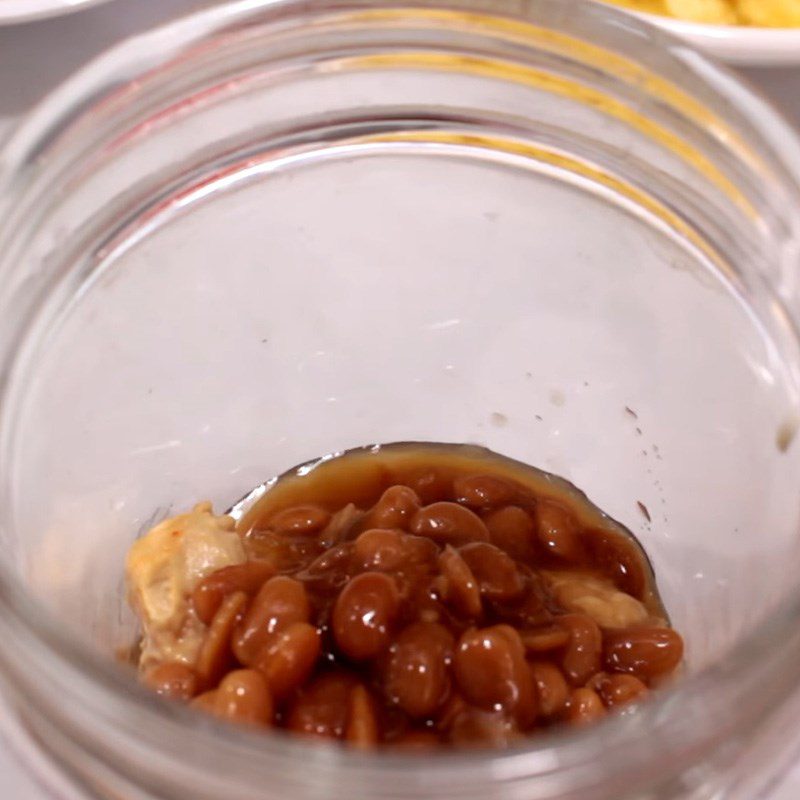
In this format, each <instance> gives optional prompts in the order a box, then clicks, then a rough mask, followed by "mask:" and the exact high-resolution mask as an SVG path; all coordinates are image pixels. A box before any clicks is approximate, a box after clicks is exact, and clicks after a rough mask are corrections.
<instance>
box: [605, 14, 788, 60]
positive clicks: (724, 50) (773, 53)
mask: <svg viewBox="0 0 800 800" xmlns="http://www.w3.org/2000/svg"><path fill="white" fill-rule="evenodd" d="M600 2H602V3H603V4H604V5H615V6H616V7H617V8H619V9H621V10H622V11H626V12H627V13H629V14H633V15H634V16H636V17H639V18H640V19H644V20H647V22H650V23H651V24H653V25H656V26H657V27H659V28H661V29H662V30H665V31H669V33H671V34H674V35H675V36H679V37H680V38H682V39H684V40H685V41H687V42H689V43H690V44H692V45H694V46H695V47H697V48H698V49H701V50H703V52H705V53H706V54H708V55H711V56H714V57H716V58H718V59H720V60H721V61H725V62H726V63H728V64H737V65H740V66H753V67H770V66H772V67H780V66H784V67H787V66H797V65H800V27H797V28H755V27H745V26H743V25H704V24H701V23H698V22H688V21H687V20H684V19H676V18H674V17H662V16H658V15H657V14H646V13H644V12H641V11H634V10H633V9H630V8H626V7H624V6H619V5H616V3H614V0H600Z"/></svg>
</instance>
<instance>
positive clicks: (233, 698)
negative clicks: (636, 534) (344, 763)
mask: <svg viewBox="0 0 800 800" xmlns="http://www.w3.org/2000/svg"><path fill="white" fill-rule="evenodd" d="M247 505H249V507H247V508H244V507H242V508H235V511H243V513H242V514H241V517H240V519H239V520H238V523H237V529H238V531H239V533H240V535H241V536H242V537H243V542H244V547H245V552H246V554H247V561H246V562H244V563H242V564H237V565H235V566H231V567H226V568H224V569H221V570H218V571H216V572H214V573H212V574H210V575H208V576H206V577H205V578H204V579H203V580H202V581H201V582H200V583H199V585H197V586H196V587H195V589H194V591H193V593H192V597H191V603H192V607H193V612H194V613H195V614H196V615H197V617H199V619H200V620H201V621H202V623H203V624H204V625H205V626H207V629H206V630H207V632H206V634H205V639H204V642H203V646H202V648H201V650H200V655H199V656H198V659H197V663H195V664H194V665H187V664H177V663H172V664H170V663H165V664H159V665H157V666H155V667H154V668H152V669H150V670H149V671H148V672H147V674H146V675H145V680H146V682H147V683H148V684H149V685H151V686H152V687H153V688H154V689H156V690H157V691H159V692H160V693H161V694H164V695H166V696H170V697H173V698H178V699H183V700H190V701H191V702H192V703H193V704H194V705H195V706H196V707H198V708H201V709H203V710H206V711H209V712H210V713H213V714H216V715H217V716H219V717H223V718H225V719H229V720H234V721H240V722H246V723H249V724H253V725H259V726H264V727H267V726H272V727H275V728H281V729H285V730H288V731H291V732H293V733H296V734H301V735H305V736H314V737H320V738H325V739H333V740H339V741H343V742H347V743H350V744H351V745H354V746H359V747H376V746H387V747H408V748H415V749H419V748H423V749H429V748H437V747H442V746H446V745H456V746H468V745H469V746H476V745H478V746H495V747H503V746H508V745H509V744H512V743H515V742H518V741H519V740H520V739H522V738H523V737H525V736H529V735H533V734H536V733H538V732H541V731H543V730H545V729H547V728H550V727H552V726H554V725H561V724H585V723H588V722H592V721H595V720H598V719H601V718H602V717H604V716H605V715H606V714H607V713H609V711H613V710H614V709H616V708H618V707H621V706H626V705H628V704H630V703H634V702H636V701H639V700H641V699H642V698H644V697H645V696H646V695H647V694H648V692H649V691H650V689H651V688H652V687H654V686H655V685H656V684H660V683H661V682H663V680H664V678H665V677H667V676H669V675H670V674H671V673H673V672H674V671H675V670H676V669H677V667H678V665H679V664H680V662H681V660H682V654H683V645H682V640H681V638H680V636H679V635H678V634H677V633H676V632H675V631H673V630H672V629H671V628H670V627H669V624H668V622H667V615H666V612H665V610H664V608H663V606H662V604H661V602H660V600H659V597H658V593H657V590H656V586H655V580H654V576H653V572H652V569H651V567H650V564H649V562H648V560H647V558H646V556H645V554H644V552H643V551H642V549H641V547H640V546H639V544H638V542H636V540H635V539H634V538H633V537H632V535H631V534H630V533H629V532H628V531H627V530H626V529H625V528H623V527H622V526H620V525H619V524H617V523H615V522H614V521H613V520H611V519H609V518H608V517H607V516H605V515H604V514H603V513H602V512H600V511H599V510H598V509H597V508H595V507H594V506H593V505H592V504H591V503H590V502H589V501H588V499H587V498H586V497H585V496H584V495H583V494H582V493H581V492H580V491H578V490H577V489H576V488H575V487H573V486H572V485H571V484H569V483H567V482H566V481H563V480H562V479H560V478H557V477H555V476H552V475H548V474H546V473H542V472H540V471H538V470H535V469H533V468H532V467H528V466H526V465H524V464H520V463H518V462H515V461H512V460H510V459H506V458H503V457H501V456H498V455H496V454H493V453H490V452H489V451H486V450H482V449H480V448H473V447H466V446H449V445H432V444H407V445H406V444H403V445H390V446H385V447H382V448H368V449H363V450H358V451H353V452H350V453H347V454H344V455H342V456H338V457H335V458H329V459H323V460H321V461H320V462H317V463H316V464H315V465H306V466H304V467H301V468H298V469H296V470H294V471H292V472H291V473H289V474H287V475H284V476H282V477H281V478H280V479H279V480H277V482H275V483H274V484H273V485H271V486H270V487H269V488H268V490H267V491H266V492H265V493H264V494H263V496H262V497H261V498H260V499H258V500H257V501H256V502H254V503H249V504H244V506H247Z"/></svg>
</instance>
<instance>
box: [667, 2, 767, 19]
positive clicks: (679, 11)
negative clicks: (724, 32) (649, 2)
mask: <svg viewBox="0 0 800 800" xmlns="http://www.w3.org/2000/svg"><path fill="white" fill-rule="evenodd" d="M760 1H761V0H756V2H760ZM665 6H666V11H667V13H668V14H669V15H670V16H673V17H678V18H679V19H685V20H688V21H689V22H700V23H704V24H707V25H735V24H736V23H737V22H738V17H737V15H736V11H735V9H734V8H733V6H732V5H731V4H730V3H729V2H728V0H665Z"/></svg>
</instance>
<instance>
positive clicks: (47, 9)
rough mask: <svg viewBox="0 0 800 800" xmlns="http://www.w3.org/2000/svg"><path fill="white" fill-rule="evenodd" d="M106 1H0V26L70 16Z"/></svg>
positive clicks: (106, 0)
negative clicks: (63, 15) (64, 15)
mask: <svg viewBox="0 0 800 800" xmlns="http://www.w3.org/2000/svg"><path fill="white" fill-rule="evenodd" d="M105 2H108V0H0V25H13V24H15V23H18V22H30V21H32V20H35V19H43V18H45V17H57V16H60V15H61V14H71V13H72V12H73V11H80V10H81V9H84V8H88V7H89V6H94V5H98V4H99V3H105Z"/></svg>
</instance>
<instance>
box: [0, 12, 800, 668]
mask: <svg viewBox="0 0 800 800" xmlns="http://www.w3.org/2000/svg"><path fill="white" fill-rule="evenodd" d="M420 13H422V12H420ZM597 13H601V12H597ZM323 22H324V21H323ZM343 24H344V23H343V22H342V20H341V19H339V20H337V23H336V25H338V27H336V26H334V24H333V23H332V22H331V23H330V25H331V28H330V30H328V29H326V28H325V27H324V24H323V23H322V22H320V28H319V30H321V31H322V34H320V35H323V34H325V33H326V31H327V34H328V35H329V36H330V37H331V42H338V41H339V39H338V38H337V37H340V36H342V35H343V34H342V32H341V28H342V26H343ZM359 24H361V25H366V23H363V22H361V23H359ZM432 24H433V23H431V22H430V20H428V27H426V26H423V25H422V24H420V25H419V28H418V29H415V35H416V36H417V37H423V41H422V43H421V44H420V41H419V38H417V39H415V43H416V45H417V49H416V50H414V51H413V58H412V57H411V56H410V55H409V52H410V51H409V47H408V44H407V42H405V41H399V40H398V37H399V36H400V35H401V34H400V33H396V32H391V31H390V32H387V29H386V27H385V26H383V25H382V24H381V23H380V20H377V21H375V22H374V28H373V29H370V30H367V33H371V34H373V35H374V36H376V37H378V40H377V41H378V45H375V43H374V42H375V40H374V39H373V40H371V41H372V44H371V45H370V47H369V48H365V49H364V50H363V52H362V51H360V50H359V49H358V47H357V46H355V45H354V47H355V49H356V51H357V52H356V54H354V55H342V53H341V52H340V51H334V49H333V48H332V47H331V50H330V52H329V53H327V52H326V53H325V54H323V55H322V56H319V57H318V58H317V59H316V60H315V59H311V58H309V59H308V62H307V63H298V62H297V61H296V59H294V57H293V56H291V54H292V53H293V52H294V50H293V49H292V48H293V47H297V48H300V44H302V41H301V40H302V35H303V34H302V33H301V32H298V31H296V30H293V29H290V30H284V31H283V33H282V34H281V37H282V38H281V37H278V39H277V41H278V43H279V44H280V43H283V44H284V48H285V53H283V51H281V50H280V47H279V48H278V51H277V55H275V56H274V59H275V62H277V66H276V63H275V62H273V61H270V60H269V58H267V56H266V55H263V52H262V55H261V56H258V55H257V54H258V52H259V51H258V46H259V42H260V40H259V37H258V30H257V29H256V30H255V31H253V30H251V31H249V32H248V36H247V37H244V36H241V37H239V38H238V39H237V38H236V37H231V38H230V39H229V40H223V39H220V40H219V41H218V42H217V47H218V49H217V50H216V51H215V58H216V59H218V60H219V59H221V58H222V57H223V56H227V57H229V58H230V59H232V62H231V63H233V64H234V66H232V67H230V69H229V71H228V74H227V75H226V76H225V79H224V80H223V79H221V78H220V77H219V76H217V77H216V78H215V79H213V80H212V79H211V77H210V74H211V72H210V71H211V61H210V60H209V59H211V56H210V55H209V54H208V52H205V51H198V52H197V53H195V54H194V55H193V56H192V57H191V58H187V61H186V63H185V64H179V65H175V66H174V69H176V70H179V75H178V77H177V78H175V77H174V76H173V82H172V84H170V86H171V87H172V88H171V91H175V92H178V91H180V93H181V97H180V99H179V100H178V99H176V98H175V97H168V96H167V95H166V94H165V92H166V91H167V90H166V88H165V87H166V86H167V84H166V83H162V82H161V81H163V79H162V78H160V77H159V76H158V75H153V76H151V77H149V78H148V80H150V81H151V83H152V87H151V90H150V91H151V95H150V101H149V103H150V104H149V105H146V106H142V107H137V106H136V105H135V103H136V102H139V103H142V102H144V101H143V100H142V99H137V98H133V99H130V98H128V99H123V100H117V101H116V102H117V103H118V105H117V106H116V107H113V103H112V108H111V110H110V111H108V112H105V111H102V112H100V111H98V112H97V113H98V114H99V117H98V118H96V119H95V120H92V121H90V122H92V124H93V125H94V126H95V133H94V134H93V135H95V136H96V137H97V138H96V140H95V141H94V143H93V147H92V148H86V149H85V151H84V152H82V155H81V158H82V159H83V161H82V168H81V169H78V167H77V161H75V162H69V163H67V162H66V161H65V162H63V164H62V165H61V166H62V167H63V169H64V171H65V172H64V174H65V175H66V178H65V183H64V186H65V191H63V192H61V193H60V194H59V196H58V198H57V201H52V202H51V205H50V207H48V213H49V215H50V216H49V218H48V219H46V221H45V222H43V223H42V224H41V226H40V227H39V229H37V231H36V232H34V233H33V234H31V236H30V238H29V240H28V242H27V244H26V245H25V247H26V248H27V250H26V254H27V256H28V258H30V259H31V264H32V265H33V264H34V261H35V263H36V264H37V265H38V266H36V267H33V266H32V269H40V270H42V271H43V272H44V273H46V275H48V276H49V277H50V279H51V280H52V287H51V289H52V290H51V291H50V293H49V294H48V297H47V299H45V300H43V301H42V303H41V307H40V308H39V309H38V312H37V314H36V315H35V317H32V321H31V323H30V330H29V332H28V340H27V341H28V344H27V345H26V347H25V348H24V349H23V350H22V351H21V353H20V356H19V359H18V364H17V366H16V371H15V376H14V381H13V383H12V388H11V394H10V397H11V401H10V403H9V406H8V410H7V412H6V415H5V419H4V420H3V422H2V425H3V429H4V432H5V434H4V435H5V437H6V447H7V450H6V453H7V465H8V470H9V471H8V474H6V475H5V476H4V481H6V486H7V488H6V497H7V500H8V501H9V502H8V507H7V509H6V512H5V513H6V514H7V515H8V519H9V520H10V521H11V524H9V525H6V526H4V528H3V535H4V536H6V537H9V538H7V539H6V541H5V542H3V548H4V550H5V551H6V553H7V555H8V557H9V559H10V560H12V561H13V563H14V566H15V569H16V570H17V571H18V572H19V574H20V575H21V576H22V578H23V580H24V582H25V585H26V586H27V587H28V588H29V590H30V591H31V593H33V594H34V595H35V596H36V597H37V598H38V599H40V600H41V601H42V602H43V603H45V604H46V606H47V607H48V608H49V609H50V610H51V611H52V613H53V614H55V615H57V616H58V617H59V618H60V619H62V620H63V622H64V624H65V625H67V626H70V627H71V628H74V629H75V630H76V632H77V634H78V635H80V636H82V637H84V638H86V639H87V640H89V641H90V642H91V643H92V644H93V645H94V646H96V647H98V648H100V649H101V650H102V651H103V652H106V653H108V654H109V655H112V654H113V653H114V652H115V651H116V650H117V649H118V648H119V647H120V646H125V645H129V644H130V643H131V641H132V640H133V638H134V637H135V627H134V624H133V620H132V617H131V615H130V613H129V612H128V610H127V608H126V604H125V598H124V587H123V583H122V575H123V559H124V555H125V552H126V550H127V548H128V547H129V545H130V543H131V542H132V541H133V539H134V538H135V537H136V536H137V535H139V534H140V533H142V532H143V531H144V530H146V529H147V528H149V527H150V526H151V525H152V524H154V523H155V522H156V521H158V520H160V519H162V518H164V517H165V516H168V515H170V514H174V513H177V512H179V511H181V510H184V509H186V508H187V507H188V506H190V505H191V504H193V503H194V502H196V501H199V500H202V499H211V500H212V501H213V502H214V504H215V506H216V507H217V508H218V509H220V510H222V509H225V508H228V507H230V506H231V505H232V504H233V503H234V502H235V501H236V500H237V499H239V498H240V497H241V496H242V495H243V494H245V493H246V492H247V491H249V490H250V489H251V488H252V487H253V486H255V485H257V484H259V483H261V482H262V481H264V480H265V479H267V478H269V477H271V476H273V475H275V474H277V473H280V472H282V471H284V470H285V469H287V468H288V467H290V466H292V465H294V464H298V463H301V462H303V461H306V460H309V459H311V458H314V457H315V456H319V455H322V454H325V453H330V452H335V451H341V450H345V449H347V448H351V447H355V446H359V445H364V444H368V443H373V442H375V443H379V442H394V441H407V440H415V441H420V440H422V441H428V440H429V441H442V442H467V443H476V444H480V445H483V446H486V447H488V448H490V449H492V450H495V451H497V452H500V453H503V454H506V455H508V456H511V457H513V458H516V459H519V460H521V461H524V462H527V463H530V464H533V465H535V466H537V467H540V468H542V469H545V470H548V471H551V472H555V473H557V474H559V475H562V476H564V477H565V478H567V479H568V480H570V481H572V482H573V483H575V484H576V485H577V486H578V487H580V488H581V489H583V490H585V491H586V492H587V494H588V495H589V497H590V498H591V500H592V501H593V502H595V503H596V504H597V505H598V506H599V507H600V508H602V509H603V510H605V511H606V512H607V513H609V514H610V515H611V516H612V517H614V518H615V519H617V520H618V521H620V522H621V523H623V524H624V525H626V526H627V527H629V528H630V529H631V530H632V531H633V532H634V533H635V534H636V535H637V537H638V538H639V539H640V540H641V541H642V543H643V545H644V546H645V548H646V550H647V552H648V554H649V555H650V557H651V559H652V561H653V563H654V566H655V570H656V575H657V579H658V582H659V586H660V589H661V592H662V595H663V598H664V602H665V605H666V607H667V609H668V610H669V612H670V614H671V616H672V620H673V623H674V625H675V626H676V627H677V628H678V630H680V631H681V632H682V633H683V634H684V635H685V638H686V641H687V654H688V660H687V668H688V669H689V670H690V671H697V670H700V669H702V668H703V667H705V666H707V665H709V664H710V663H713V662H714V661H716V660H718V659H720V658H721V657H723V656H724V654H725V653H727V651H728V650H729V648H730V647H731V646H732V645H733V644H734V643H735V642H736V641H737V640H738V639H739V638H740V637H741V636H742V635H743V634H744V633H745V632H746V631H748V630H750V629H751V628H752V627H753V626H754V625H756V624H757V623H758V622H759V621H760V620H762V619H763V618H764V617H765V616H766V615H768V614H769V613H770V611H771V610H772V609H773V608H774V606H775V604H776V603H777V602H778V601H779V600H780V598H781V597H782V596H783V595H785V593H786V592H787V591H788V590H789V589H790V587H791V584H792V583H793V575H792V572H791V570H788V569H786V565H787V563H790V562H794V561H795V559H796V557H797V554H798V540H797V533H796V532H797V523H798V496H797V491H796V487H797V486H798V484H800V450H798V445H797V444H796V443H795V442H794V432H795V430H796V427H797V422H798V417H797V386H796V382H795V378H796V375H797V371H798V366H800V359H798V351H797V342H796V339H795V336H794V333H793V331H792V329H791V326H790V325H788V324H787V322H786V318H785V312H784V306H783V304H782V303H783V301H785V298H778V297H777V295H776V289H775V283H776V280H775V278H774V277H773V278H772V284H770V283H769V282H768V280H767V278H769V276H768V275H766V268H765V267H764V264H765V263H776V261H779V259H778V257H777V256H776V253H777V252H778V250H779V246H778V244H779V243H778V244H776V241H777V239H778V238H779V237H778V234H777V233H776V228H778V227H779V222H780V221H779V220H778V217H777V212H776V211H775V209H774V208H773V207H771V206H770V207H767V206H763V205H762V206H758V203H759V202H762V200H761V198H759V197H758V196H757V193H758V191H759V187H758V186H757V185H756V183H757V182H756V181H754V182H753V183H747V180H749V179H748V178H747V176H746V175H744V176H743V175H742V174H739V172H737V170H738V171H741V170H743V168H742V167H741V165H740V164H739V163H738V162H736V163H734V157H733V156H732V155H731V154H730V153H729V152H723V151H722V150H719V151H717V150H715V149H714V147H712V146H711V143H709V142H708V141H705V140H703V137H706V138H707V137H708V136H709V135H710V134H709V133H708V130H705V129H703V130H701V131H695V130H693V129H692V130H689V129H688V123H687V122H686V119H682V120H681V124H682V125H684V128H685V130H683V131H682V132H681V130H680V126H679V125H678V124H677V122H675V120H670V119H667V118H666V117H665V118H664V119H663V120H662V122H663V127H664V130H667V131H669V136H670V137H673V138H674V137H678V138H677V141H679V142H683V144H684V148H683V149H681V147H675V146H673V145H674V142H673V144H670V145H669V146H667V144H665V141H666V140H665V139H664V138H663V137H662V136H660V135H659V136H656V135H655V134H654V132H653V130H652V128H648V127H647V126H645V127H644V128H642V127H641V126H640V125H638V123H637V122H636V120H637V119H638V117H635V116H631V114H632V113H633V112H630V113H618V112H619V109H620V104H622V107H623V108H628V109H634V110H635V107H634V104H632V103H628V101H627V100H626V97H627V96H628V95H629V94H630V93H631V92H632V91H633V89H632V88H631V86H630V85H627V84H624V85H620V86H611V85H610V79H609V77H608V75H599V76H596V77H594V78H593V77H591V75H590V74H589V72H587V70H588V66H587V63H586V62H585V61H581V57H580V52H575V53H573V56H572V61H571V62H570V61H566V60H563V59H562V61H559V59H557V58H556V57H555V56H554V55H553V53H552V52H551V51H548V50H547V49H546V48H544V47H543V48H542V49H541V50H538V51H537V50H536V49H535V47H532V48H530V49H529V50H526V52H525V55H524V57H523V56H522V55H520V54H519V53H516V52H514V51H513V49H512V51H510V52H505V53H504V55H503V56H502V58H501V57H500V56H499V55H497V54H494V53H486V52H483V51H482V52H481V56H480V58H482V59H484V61H485V62H486V64H485V65H484V66H486V65H488V66H486V68H484V69H480V70H476V69H471V68H470V66H469V65H468V64H466V63H463V62H462V61H459V60H458V58H457V54H458V52H459V48H461V50H462V51H464V52H467V51H468V50H469V47H468V45H469V44H470V42H472V43H473V44H474V42H473V39H474V40H475V41H476V42H477V41H481V42H483V39H482V38H481V37H486V38H488V37H489V36H490V34H489V33H487V32H485V31H483V30H482V29H480V28H478V29H476V30H471V29H467V28H468V26H467V23H466V22H464V23H463V24H464V26H465V28H464V30H463V31H462V32H461V35H462V37H464V38H463V40H458V39H454V40H453V41H450V42H449V43H448V45H447V46H445V47H443V48H439V49H436V48H434V47H433V46H432V45H430V44H426V43H425V41H424V36H423V34H424V31H427V30H428V29H429V27H430V25H432ZM352 25H356V23H352ZM411 27H413V26H411V25H409V28H411ZM359 30H361V29H359ZM364 30H366V28H365V29H364ZM364 30H361V33H362V35H364V36H365V35H366V34H365V33H364ZM420 31H422V33H421V32H420ZM351 33H352V31H351ZM438 33H439V34H440V35H441V31H440V30H439V31H438ZM263 35H264V36H266V35H267V34H266V32H265V33H264V34H263ZM271 35H273V36H276V34H275V32H274V30H273V31H272V34H271ZM405 35H409V34H408V32H407V31H406V32H405ZM429 35H432V34H429ZM381 36H382V37H383V38H381ZM453 36H454V37H455V34H453ZM292 37H294V38H292ZM262 44H263V42H262ZM482 46H485V43H483V45H482ZM502 46H503V47H505V48H507V49H508V48H510V47H511V45H510V44H509V43H508V42H504V43H503V44H502ZM226 48H227V49H226ZM271 52H273V53H274V52H276V51H275V50H273V51H271ZM420 52H422V53H424V54H425V56H426V57H425V58H422V57H420V55H419V53H420ZM454 53H456V55H454ZM221 54H222V55H221ZM237 54H238V55H237ZM290 56H291V57H290ZM234 57H235V58H234ZM259 58H260V59H261V60H260V61H259V60H258V59H259ZM235 59H238V60H235ZM281 59H283V61H281ZM509 65H511V66H514V68H515V69H517V70H522V69H525V70H538V73H539V74H540V75H542V74H544V75H549V76H550V78H551V80H550V81H549V82H548V81H543V80H539V81H534V80H533V79H532V78H533V74H532V73H531V74H528V73H526V75H527V78H526V80H524V81H523V80H517V79H516V78H515V75H516V74H517V73H514V72H513V70H512V69H511V66H509ZM278 66H282V67H285V69H283V71H281V70H279V69H278V68H277V67H278ZM490 67H492V68H491V69H490ZM501 67H502V69H501ZM190 75H192V76H193V77H192V78H191V81H190V78H189V77H188V76H190ZM557 79H558V80H557ZM181 80H183V83H182V82H181ZM559 81H561V82H560V83H559ZM564 82H566V84H565V83H564ZM565 85H570V86H572V87H573V90H570V91H565V90H564V86H565ZM144 86H145V89H147V88H148V84H147V82H146V81H145V83H144ZM575 87H582V88H583V91H578V90H577V89H576V88H575ZM589 89H591V92H593V93H594V94H591V96H589V95H588V94H587V91H588V90H589ZM143 91H144V90H143ZM159 92H161V94H159ZM598 96H599V97H601V98H602V97H605V98H606V101H605V102H600V103H598V102H596V100H597V97H598ZM145 97H147V95H145ZM662 99H663V98H662ZM657 100H658V98H655V99H654V98H648V102H649V101H652V102H653V103H654V104H655V103H656V101H657ZM641 102H642V103H644V102H645V101H644V100H641ZM112 112H113V113H112ZM654 113H659V114H662V115H663V114H665V113H666V112H664V111H663V109H662V110H661V111H658V112H654ZM86 125H87V126H89V122H87V123H86ZM89 127H91V126H89ZM87 130H88V127H86V128H84V129H83V130H81V129H80V128H79V129H78V130H77V131H73V133H72V136H73V140H72V141H73V143H75V142H77V141H78V139H77V138H76V137H78V136H79V135H83V136H85V135H86V131H87ZM676 131H677V132H676ZM681 136H683V137H684V138H683V139H681V138H680V137H681ZM66 141H67V143H68V144H69V143H70V141H71V140H70V139H67V140H66ZM670 141H671V140H670ZM98 142H102V144H103V145H104V147H105V149H102V148H98V147H96V145H97V144H98ZM687 142H688V144H687ZM686 147H691V148H694V150H693V151H692V152H696V153H699V154H700V155H701V162H698V161H697V158H696V157H694V156H693V157H688V156H687V155H686ZM715 147H717V148H721V147H722V145H721V144H720V143H719V142H716V143H715ZM55 163H56V164H58V163H59V162H57V161H56V162H55ZM698 164H700V167H698ZM709 165H710V168H709ZM701 167H702V168H701ZM709 176H711V177H709ZM735 179H741V182H742V184H746V185H745V186H744V188H743V189H740V188H738V187H739V186H740V184H736V185H735V186H734V180H735ZM721 186H722V187H723V188H724V190H723V189H721V188H720V187H721ZM731 186H734V188H733V189H732V188H731ZM742 198H744V199H742ZM682 201H683V205H681V204H680V203H681V202H682ZM776 202H777V200H776ZM748 208H749V209H750V211H749V213H748V212H747V210H746V209H748ZM753 208H756V213H753ZM742 209H745V210H744V211H743V210H742ZM39 256H41V258H40V257H39ZM37 258H38V260H35V259H37Z"/></svg>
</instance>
